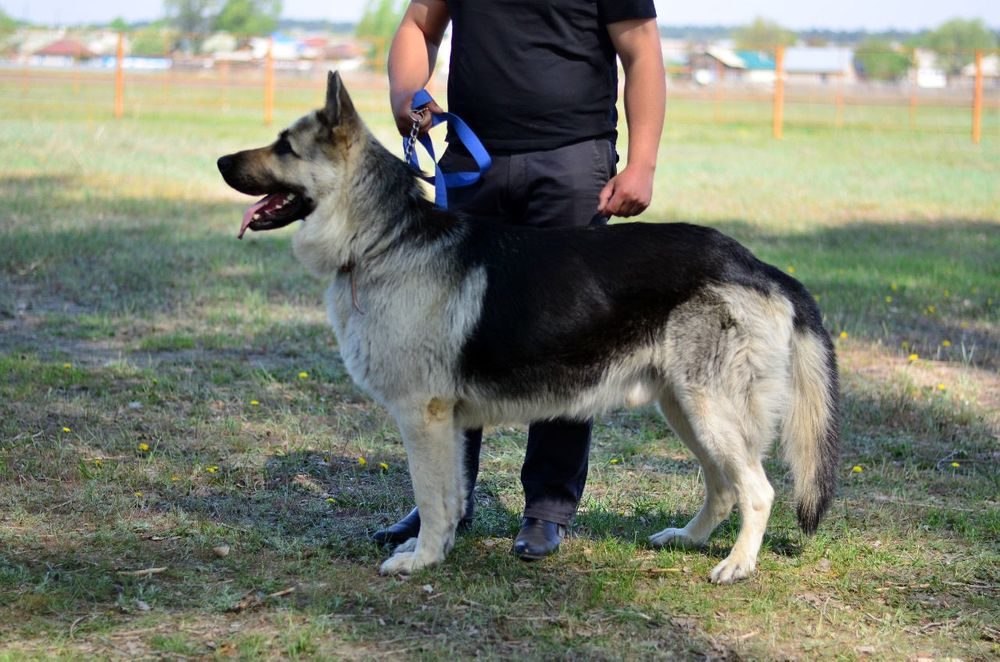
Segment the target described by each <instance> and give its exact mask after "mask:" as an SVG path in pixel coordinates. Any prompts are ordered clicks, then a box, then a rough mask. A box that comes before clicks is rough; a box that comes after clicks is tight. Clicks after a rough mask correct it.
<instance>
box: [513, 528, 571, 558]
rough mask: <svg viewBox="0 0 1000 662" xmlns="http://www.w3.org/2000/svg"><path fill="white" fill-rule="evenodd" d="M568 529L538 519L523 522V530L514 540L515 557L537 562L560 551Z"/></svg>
mask: <svg viewBox="0 0 1000 662" xmlns="http://www.w3.org/2000/svg"><path fill="white" fill-rule="evenodd" d="M564 535H566V527H565V526H563V525H561V524H556V523H555V522H549V521H546V520H543V519H538V518H536V517H525V518H524V519H523V520H521V530H520V531H518V532H517V538H515V539H514V556H516V557H518V558H519V559H522V560H524V561H537V560H538V559H543V558H545V557H546V556H549V555H550V554H555V553H556V552H557V551H559V543H560V542H561V541H562V539H563V536H564Z"/></svg>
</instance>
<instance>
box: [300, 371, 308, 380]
mask: <svg viewBox="0 0 1000 662" xmlns="http://www.w3.org/2000/svg"><path fill="white" fill-rule="evenodd" d="M299 379H309V373H308V372H306V371H305V370H303V371H302V372H300V373H299Z"/></svg>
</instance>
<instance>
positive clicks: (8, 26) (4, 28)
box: [0, 8, 17, 38]
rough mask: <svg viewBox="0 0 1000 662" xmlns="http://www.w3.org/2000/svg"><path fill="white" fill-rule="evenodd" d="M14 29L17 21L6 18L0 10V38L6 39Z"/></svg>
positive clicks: (0, 9) (5, 14) (4, 13)
mask: <svg viewBox="0 0 1000 662" xmlns="http://www.w3.org/2000/svg"><path fill="white" fill-rule="evenodd" d="M16 29H17V21H15V20H14V19H12V18H11V17H10V16H8V15H7V13H6V12H4V10H3V9H2V8H0V38H2V37H6V36H7V35H9V34H10V33H12V32H14V30H16Z"/></svg>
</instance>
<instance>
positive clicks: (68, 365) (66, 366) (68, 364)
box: [63, 363, 73, 370]
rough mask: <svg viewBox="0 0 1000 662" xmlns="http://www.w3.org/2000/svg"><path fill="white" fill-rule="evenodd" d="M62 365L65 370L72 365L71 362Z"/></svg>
mask: <svg viewBox="0 0 1000 662" xmlns="http://www.w3.org/2000/svg"><path fill="white" fill-rule="evenodd" d="M63 367H64V368H66V369H67V370H69V369H70V368H72V367H73V364H72V363H63Z"/></svg>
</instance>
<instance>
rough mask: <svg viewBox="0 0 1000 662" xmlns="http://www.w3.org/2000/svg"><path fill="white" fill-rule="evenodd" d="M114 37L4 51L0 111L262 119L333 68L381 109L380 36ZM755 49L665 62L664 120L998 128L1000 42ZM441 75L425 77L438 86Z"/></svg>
mask: <svg viewBox="0 0 1000 662" xmlns="http://www.w3.org/2000/svg"><path fill="white" fill-rule="evenodd" d="M115 39H116V41H115V43H114V44H113V47H112V48H110V49H109V50H110V51H111V52H110V53H107V52H106V53H105V54H103V55H95V54H89V55H88V54H85V53H76V54H74V53H73V52H72V48H73V47H72V46H71V45H70V44H68V43H66V40H64V43H63V48H62V50H61V51H60V50H58V49H56V50H54V51H52V50H51V49H50V52H51V53H52V54H51V55H46V51H45V49H39V50H38V51H36V52H34V53H31V52H13V53H11V52H8V53H7V54H6V56H0V114H5V115H6V114H8V112H9V111H11V110H15V109H16V110H18V111H20V112H21V113H22V114H23V113H25V112H27V113H29V114H30V113H31V112H45V111H46V110H47V109H48V110H53V111H54V110H58V109H60V108H63V109H65V107H66V98H67V96H66V95H67V93H69V94H70V95H71V97H72V99H73V103H72V106H73V109H74V112H78V113H84V114H86V115H87V116H88V117H91V118H94V119H97V118H102V117H108V116H110V117H114V118H119V119H121V118H136V117H163V118H168V119H169V118H173V119H178V120H182V119H183V118H185V117H195V116H197V115H199V114H204V113H213V114H216V115H224V116H225V115H248V116H252V115H254V114H256V115H258V116H259V117H260V119H261V121H262V122H264V123H265V124H270V123H271V122H272V121H273V119H274V117H275V114H276V113H283V112H284V111H286V110H288V111H295V112H298V111H302V110H304V109H308V108H312V107H314V106H315V105H316V104H317V101H318V100H319V99H321V98H322V90H323V88H324V86H325V82H326V72H327V71H328V70H331V69H339V70H341V72H342V74H344V76H345V78H347V79H348V80H349V81H350V85H351V90H352V94H354V95H355V96H356V97H358V98H357V99H356V101H357V103H358V105H359V107H360V110H362V111H363V112H366V113H386V112H387V109H388V94H387V89H386V80H385V74H384V67H385V63H384V53H385V44H384V43H361V44H358V45H355V46H354V47H353V48H351V49H341V50H342V51H344V52H340V53H333V54H332V55H333V56H334V57H330V55H331V53H329V51H328V52H326V53H324V52H322V50H320V51H318V52H317V53H315V54H314V55H313V56H311V57H302V56H301V53H300V52H299V53H298V54H297V55H296V56H294V57H292V56H290V55H289V54H290V53H294V51H288V49H284V50H282V46H281V45H280V44H275V42H274V40H273V39H271V40H267V41H266V42H264V43H261V42H260V41H259V40H258V41H256V42H254V43H251V40H250V38H243V39H235V38H234V40H233V42H234V44H242V49H243V50H237V51H233V52H216V53H213V54H201V55H194V54H190V53H187V52H184V51H183V50H178V49H177V48H175V46H176V45H177V44H182V43H184V40H183V39H178V38H177V36H176V35H173V36H171V37H170V38H164V39H163V41H162V43H163V53H162V54H154V55H146V56H141V57H140V56H136V55H135V54H132V53H130V52H129V48H128V43H129V40H128V36H127V35H124V34H118V35H116V36H115ZM133 43H134V42H133ZM894 52H895V51H894ZM763 54H764V55H769V56H770V57H771V63H772V64H771V65H770V66H769V67H767V68H763V67H759V68H757V69H753V68H744V69H740V68H738V67H736V66H733V63H732V62H727V61H725V60H726V58H725V56H718V57H713V56H712V54H711V53H708V56H707V57H706V55H705V54H701V57H700V59H699V55H698V54H692V56H691V57H690V59H689V62H688V63H686V64H684V65H675V66H671V67H668V79H669V80H668V88H667V89H668V104H667V121H668V123H669V122H676V123H695V124H713V123H730V124H733V123H735V124H743V125H746V126H748V127H753V128H759V129H760V130H762V131H767V130H770V133H771V135H772V136H774V138H776V139H781V138H782V136H783V134H784V131H785V129H786V128H806V129H810V128H815V129H852V130H893V131H913V132H918V131H919V132H945V133H953V134H956V135H961V134H965V135H966V136H968V137H969V138H971V140H972V141H973V142H974V143H980V142H981V141H983V139H984V137H985V138H990V139H994V140H995V139H997V138H1000V74H998V71H997V69H998V59H1000V58H998V54H997V51H970V52H968V53H965V54H964V56H965V59H966V60H969V64H967V65H965V66H964V67H963V68H962V70H961V72H960V73H958V74H954V75H952V76H950V77H947V79H946V80H945V81H944V84H941V82H940V81H937V82H936V83H935V84H933V85H927V84H926V81H924V82H923V83H922V82H921V78H920V76H921V70H920V68H919V66H918V64H917V63H916V62H914V68H913V69H912V70H911V71H908V72H906V73H905V74H904V75H901V76H900V77H899V78H897V79H896V80H890V81H873V80H869V79H865V78H864V77H863V76H861V75H859V73H858V71H857V67H856V65H854V64H853V62H851V61H847V62H846V63H844V62H841V63H839V64H835V65H834V66H832V67H828V68H827V70H822V69H820V68H818V67H813V68H812V69H810V70H806V71H802V70H794V69H788V68H786V67H785V52H784V49H782V48H780V47H779V48H775V49H772V50H770V51H764V52H763ZM85 55H86V56H85ZM910 57H911V58H912V57H914V56H913V54H912V53H911V54H910ZM706 63H707V64H706ZM706 68H708V70H709V71H710V73H711V75H710V76H709V77H708V79H707V80H706V78H705V77H704V76H702V74H704V73H705V71H706ZM446 76H447V73H446V72H439V73H438V74H437V75H436V76H435V78H434V80H432V81H431V85H430V87H431V90H432V92H434V91H435V90H437V91H438V96H444V94H443V90H444V89H445V88H446Z"/></svg>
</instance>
